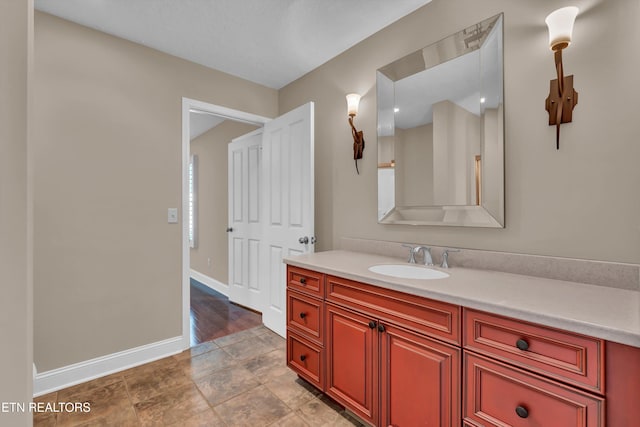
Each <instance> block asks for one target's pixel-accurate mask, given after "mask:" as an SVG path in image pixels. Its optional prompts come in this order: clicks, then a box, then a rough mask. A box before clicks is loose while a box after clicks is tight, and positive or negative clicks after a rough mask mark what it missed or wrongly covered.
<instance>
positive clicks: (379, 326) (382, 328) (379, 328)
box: [378, 325, 387, 332]
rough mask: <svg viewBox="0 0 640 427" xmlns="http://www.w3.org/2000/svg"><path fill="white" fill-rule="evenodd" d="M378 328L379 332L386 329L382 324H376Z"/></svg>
mask: <svg viewBox="0 0 640 427" xmlns="http://www.w3.org/2000/svg"><path fill="white" fill-rule="evenodd" d="M378 330H379V331H380V332H384V331H386V330H387V329H386V328H385V327H384V325H378Z"/></svg>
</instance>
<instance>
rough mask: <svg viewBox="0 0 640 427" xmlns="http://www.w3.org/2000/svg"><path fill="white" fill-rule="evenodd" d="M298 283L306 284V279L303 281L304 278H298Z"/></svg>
mask: <svg viewBox="0 0 640 427" xmlns="http://www.w3.org/2000/svg"><path fill="white" fill-rule="evenodd" d="M300 283H302V284H303V285H306V284H307V279H305V278H304V277H301V278H300Z"/></svg>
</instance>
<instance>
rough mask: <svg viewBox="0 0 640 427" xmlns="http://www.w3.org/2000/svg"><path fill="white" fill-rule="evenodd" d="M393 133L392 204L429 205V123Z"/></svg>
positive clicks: (430, 162)
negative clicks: (394, 186)
mask: <svg viewBox="0 0 640 427" xmlns="http://www.w3.org/2000/svg"><path fill="white" fill-rule="evenodd" d="M395 133H396V135H395V136H396V143H395V148H396V155H395V161H396V168H395V172H396V206H429V205H433V169H434V166H433V164H434V161H433V123H429V124H426V125H422V126H418V127H415V128H410V129H404V130H403V129H399V128H396V131H395Z"/></svg>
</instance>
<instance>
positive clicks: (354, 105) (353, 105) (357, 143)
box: [347, 93, 364, 175]
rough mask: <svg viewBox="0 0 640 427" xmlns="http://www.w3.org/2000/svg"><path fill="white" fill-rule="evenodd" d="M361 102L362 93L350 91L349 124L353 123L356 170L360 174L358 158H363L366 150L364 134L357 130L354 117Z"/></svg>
mask: <svg viewBox="0 0 640 427" xmlns="http://www.w3.org/2000/svg"><path fill="white" fill-rule="evenodd" d="M359 104H360V95H358V94H357V93H350V94H348V95H347V112H348V114H349V125H351V133H352V134H353V160H354V161H355V163H356V172H358V175H360V171H359V170H358V159H361V158H362V152H363V151H364V135H363V133H362V131H361V130H357V129H356V127H355V126H354V125H353V118H354V117H355V116H356V114H358V105H359Z"/></svg>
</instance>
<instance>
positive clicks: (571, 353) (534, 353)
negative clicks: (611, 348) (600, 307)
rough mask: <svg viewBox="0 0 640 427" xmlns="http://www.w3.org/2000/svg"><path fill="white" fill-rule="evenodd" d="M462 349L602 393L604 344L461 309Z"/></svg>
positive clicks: (595, 339) (567, 333)
mask: <svg viewBox="0 0 640 427" xmlns="http://www.w3.org/2000/svg"><path fill="white" fill-rule="evenodd" d="M463 335H464V348H465V349H468V350H474V351H477V352H480V353H483V354H487V355H490V356H493V357H495V358H498V359H501V360H507V361H509V362H510V363H512V364H514V365H517V366H520V367H523V368H525V369H531V370H533V371H535V372H539V373H541V374H543V375H547V376H549V377H552V378H555V379H557V380H559V381H563V382H567V383H571V384H573V385H575V386H577V387H580V388H584V389H585V390H589V391H593V392H596V393H599V394H604V369H603V362H604V341H603V340H600V339H597V338H592V337H588V336H584V335H580V334H575V333H571V332H566V331H561V330H558V329H555V328H549V327H546V326H540V325H535V324H533V323H529V322H523V321H519V320H515V319H509V318H507V317H504V316H498V315H495V314H490V313H484V312H481V311H477V310H470V309H467V308H465V309H464V334H463Z"/></svg>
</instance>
